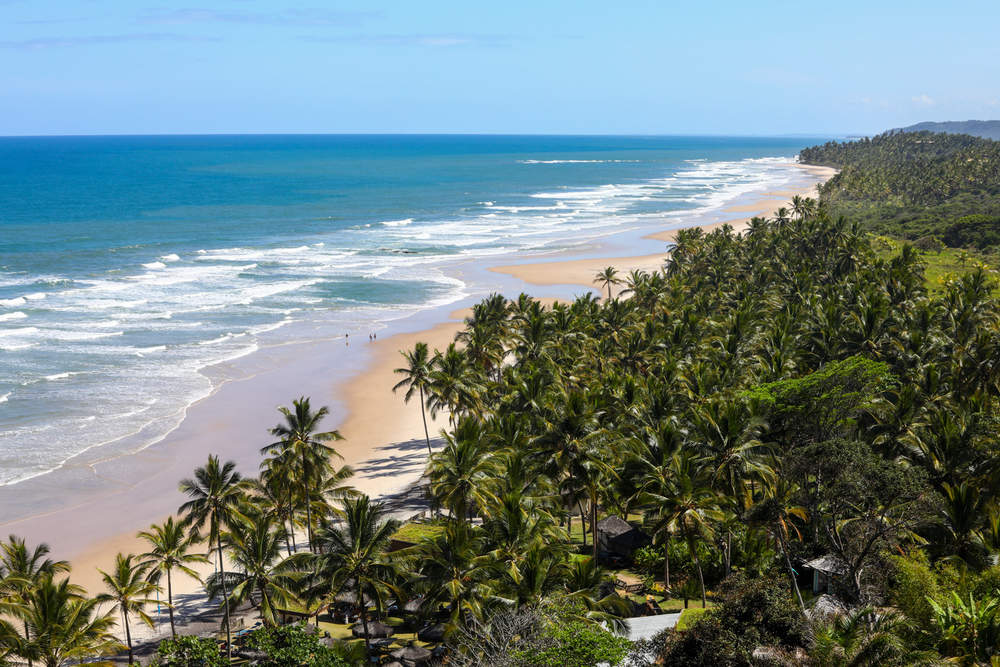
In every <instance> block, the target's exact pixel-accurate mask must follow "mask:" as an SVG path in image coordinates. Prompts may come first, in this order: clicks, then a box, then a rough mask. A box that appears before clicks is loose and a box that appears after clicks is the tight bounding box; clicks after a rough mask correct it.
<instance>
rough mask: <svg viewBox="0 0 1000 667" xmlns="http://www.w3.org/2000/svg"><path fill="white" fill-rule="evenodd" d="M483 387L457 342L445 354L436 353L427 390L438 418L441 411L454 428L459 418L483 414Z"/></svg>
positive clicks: (433, 414) (432, 411) (450, 345)
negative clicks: (481, 400) (446, 415)
mask: <svg viewBox="0 0 1000 667" xmlns="http://www.w3.org/2000/svg"><path fill="white" fill-rule="evenodd" d="M481 392H482V387H481V386H480V384H479V382H478V379H477V377H476V373H475V372H474V371H473V369H472V367H471V366H470V365H469V359H468V357H467V356H466V355H465V353H463V352H462V351H461V350H459V349H458V347H457V346H456V345H455V343H450V344H449V345H448V347H447V349H446V350H445V351H444V354H441V353H437V352H436V353H435V354H434V363H433V369H432V370H431V373H430V383H429V387H428V391H427V398H428V401H427V402H428V407H429V408H430V410H431V416H432V417H434V416H436V415H437V413H438V412H440V411H442V410H443V411H446V412H447V413H448V423H449V424H451V425H452V426H454V425H455V422H456V421H457V420H458V418H459V417H461V416H463V415H466V414H471V413H473V412H476V413H480V412H481V408H480V405H479V403H480V394H481Z"/></svg>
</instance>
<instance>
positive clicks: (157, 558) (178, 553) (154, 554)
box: [139, 516, 209, 638]
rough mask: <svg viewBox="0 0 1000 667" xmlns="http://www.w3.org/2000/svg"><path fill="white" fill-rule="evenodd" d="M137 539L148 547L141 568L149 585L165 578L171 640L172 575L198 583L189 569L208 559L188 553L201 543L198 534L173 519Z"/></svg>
mask: <svg viewBox="0 0 1000 667" xmlns="http://www.w3.org/2000/svg"><path fill="white" fill-rule="evenodd" d="M139 537H140V538H142V539H144V540H146V542H148V543H149V551H147V552H146V553H144V554H142V556H140V558H142V563H141V565H143V566H145V567H146V568H148V571H149V581H150V582H152V583H153V584H159V583H160V580H161V578H162V577H163V575H166V576H167V611H168V612H169V613H170V636H171V637H173V638H176V637H177V629H176V627H175V626H174V586H173V579H172V574H173V571H174V570H180V571H181V572H183V573H184V574H186V575H188V576H189V577H193V578H194V579H197V580H199V581H200V580H201V578H200V577H199V576H198V573H197V572H196V571H195V570H194V569H193V568H192V567H191V566H192V565H195V564H198V563H208V562H209V561H208V558H206V557H205V556H204V555H202V554H199V553H191V549H192V548H193V547H194V546H196V545H197V544H198V543H199V542H201V539H200V536H199V535H198V534H197V532H193V533H189V532H188V531H186V530H185V529H184V526H183V525H181V524H180V523H179V522H176V521H174V517H172V516H171V517H167V520H166V521H164V522H163V523H161V524H159V525H157V524H155V523H154V524H152V525H151V526H150V527H149V530H143V531H140V532H139Z"/></svg>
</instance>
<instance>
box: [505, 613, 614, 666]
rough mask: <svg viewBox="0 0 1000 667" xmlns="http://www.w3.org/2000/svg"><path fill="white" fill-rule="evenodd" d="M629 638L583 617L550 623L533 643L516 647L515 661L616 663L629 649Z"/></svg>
mask: <svg viewBox="0 0 1000 667" xmlns="http://www.w3.org/2000/svg"><path fill="white" fill-rule="evenodd" d="M630 647H631V643H630V642H629V640H628V639H626V638H624V637H620V636H618V635H614V634H612V633H610V632H608V631H607V630H604V629H602V628H601V627H599V626H597V625H594V624H593V623H583V622H581V621H569V622H562V621H560V622H556V623H549V624H547V626H546V628H545V630H543V631H542V633H541V634H540V636H539V637H537V638H536V639H535V640H534V642H533V646H531V647H530V648H527V649H521V650H517V651H514V653H513V657H514V662H515V664H517V665H519V666H523V667H592V666H593V665H596V664H598V663H600V662H607V663H610V664H612V665H617V664H618V663H619V662H620V661H621V660H622V658H624V657H625V655H626V654H627V653H628V651H629V648H630Z"/></svg>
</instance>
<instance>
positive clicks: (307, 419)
mask: <svg viewBox="0 0 1000 667" xmlns="http://www.w3.org/2000/svg"><path fill="white" fill-rule="evenodd" d="M292 406H293V407H294V410H289V409H288V408H286V407H280V408H278V411H279V412H281V414H282V415H284V417H285V421H284V423H282V424H278V425H277V426H275V427H274V428H272V429H271V435H272V436H274V437H276V438H279V440H278V441H277V442H273V443H271V444H270V445H267V446H266V447H264V448H262V449H261V454H276V455H279V456H280V457H282V458H283V459H285V460H286V461H288V462H289V463H290V464H291V465H292V466H294V467H295V468H294V469H295V472H296V476H297V477H298V479H297V482H298V484H299V486H300V488H301V497H302V498H303V501H304V504H305V508H306V536H307V537H306V539H307V541H308V544H309V550H310V551H312V544H313V539H312V529H313V517H312V502H310V498H311V496H312V495H313V494H314V493H315V491H316V484H317V483H318V482H319V480H320V479H321V476H322V471H325V470H326V469H327V468H328V467H329V466H330V459H331V458H333V457H339V456H340V454H338V453H337V450H335V449H334V448H333V447H331V446H330V445H328V444H327V443H329V442H332V441H335V440H343V439H344V437H343V436H342V435H340V433H339V432H338V431H325V432H320V431H319V422H321V421H322V420H323V418H324V417H326V416H327V415H328V414H329V412H330V411H329V410H328V409H327V408H326V407H325V406H324V407H321V408H320V409H319V410H317V411H315V412H313V411H312V408H311V406H310V405H309V399H308V398H306V397H304V396H303V397H301V398H299V399H298V400H297V401H292Z"/></svg>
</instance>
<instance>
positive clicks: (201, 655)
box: [153, 636, 226, 667]
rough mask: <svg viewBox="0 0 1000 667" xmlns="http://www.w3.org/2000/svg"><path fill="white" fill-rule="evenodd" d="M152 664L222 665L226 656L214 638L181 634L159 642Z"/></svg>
mask: <svg viewBox="0 0 1000 667" xmlns="http://www.w3.org/2000/svg"><path fill="white" fill-rule="evenodd" d="M153 664H155V665H159V666H160V667H222V666H223V665H225V664H226V657H225V656H224V655H222V653H221V652H220V651H219V645H218V644H217V643H216V642H215V640H214V639H205V638H202V637H195V636H181V637H178V638H177V639H164V640H163V641H162V642H160V646H159V648H157V650H156V658H155V659H154V662H153Z"/></svg>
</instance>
